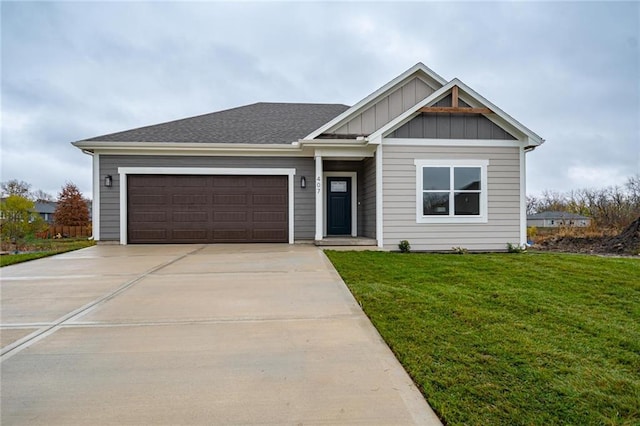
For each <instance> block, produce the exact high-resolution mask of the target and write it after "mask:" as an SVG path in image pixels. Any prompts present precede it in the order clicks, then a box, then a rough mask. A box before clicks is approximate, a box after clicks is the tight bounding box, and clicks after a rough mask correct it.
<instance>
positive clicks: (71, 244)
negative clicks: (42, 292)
mask: <svg viewBox="0 0 640 426" xmlns="http://www.w3.org/2000/svg"><path fill="white" fill-rule="evenodd" d="M95 244H96V243H95V241H89V240H87V239H86V238H85V239H78V240H36V241H35V242H34V243H33V245H34V248H35V250H37V251H34V252H32V253H19V254H4V255H2V256H0V267H2V266H8V265H13V264H16V263H22V262H27V261H29V260H34V259H40V258H43V257H48V256H53V255H55V254H60V253H65V252H68V251H73V250H78V249H81V248H85V247H91V246H93V245H95Z"/></svg>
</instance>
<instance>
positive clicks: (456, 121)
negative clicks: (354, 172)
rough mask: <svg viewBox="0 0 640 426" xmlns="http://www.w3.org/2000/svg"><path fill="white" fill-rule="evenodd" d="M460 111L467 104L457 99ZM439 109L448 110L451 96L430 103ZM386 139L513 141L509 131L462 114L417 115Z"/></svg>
mask: <svg viewBox="0 0 640 426" xmlns="http://www.w3.org/2000/svg"><path fill="white" fill-rule="evenodd" d="M459 105H460V106H461V107H463V108H471V105H469V104H467V103H466V102H464V101H462V100H459ZM434 106H435V107H442V108H443V109H446V108H449V107H452V96H451V95H447V96H445V97H444V98H442V99H440V100H439V101H438V102H436V103H435V104H434ZM388 137H390V138H423V139H502V140H515V139H516V138H515V137H513V135H511V134H510V133H509V132H507V131H505V130H504V129H503V128H501V127H500V126H498V125H497V124H495V123H494V122H492V121H491V120H489V119H488V118H487V117H485V116H483V115H482V114H465V113H438V114H430V113H426V112H422V113H419V114H418V115H416V116H415V117H413V118H412V119H411V120H409V121H407V122H406V123H404V124H403V125H402V126H400V127H398V128H397V129H396V130H394V131H393V132H391V133H390V134H389V135H388Z"/></svg>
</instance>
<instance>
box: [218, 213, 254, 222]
mask: <svg viewBox="0 0 640 426" xmlns="http://www.w3.org/2000/svg"><path fill="white" fill-rule="evenodd" d="M247 216H248V214H247V212H246V211H238V210H229V211H215V212H213V221H214V222H243V223H244V222H246V221H247Z"/></svg>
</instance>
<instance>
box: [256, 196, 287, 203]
mask: <svg viewBox="0 0 640 426" xmlns="http://www.w3.org/2000/svg"><path fill="white" fill-rule="evenodd" d="M252 201H253V204H256V205H268V206H273V205H282V204H284V205H286V203H287V197H286V195H275V194H273V195H271V194H254V195H253V197H252Z"/></svg>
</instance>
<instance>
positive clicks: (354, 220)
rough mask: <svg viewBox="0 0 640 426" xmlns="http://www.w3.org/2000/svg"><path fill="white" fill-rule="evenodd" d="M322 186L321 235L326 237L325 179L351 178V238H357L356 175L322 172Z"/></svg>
mask: <svg viewBox="0 0 640 426" xmlns="http://www.w3.org/2000/svg"><path fill="white" fill-rule="evenodd" d="M322 175H323V178H322V180H323V182H324V183H325V185H322V187H323V190H322V199H323V200H324V201H325V203H324V204H325V205H326V206H325V208H324V209H322V210H323V211H322V234H323V237H326V236H327V208H328V203H327V202H326V200H327V189H326V188H327V185H326V182H327V178H328V177H350V178H351V236H352V237H357V236H358V173H357V172H324V173H323V174H322Z"/></svg>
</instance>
